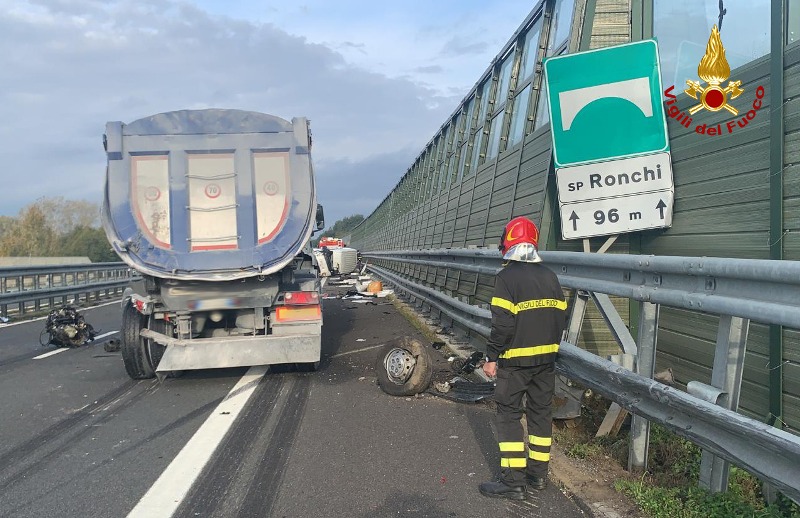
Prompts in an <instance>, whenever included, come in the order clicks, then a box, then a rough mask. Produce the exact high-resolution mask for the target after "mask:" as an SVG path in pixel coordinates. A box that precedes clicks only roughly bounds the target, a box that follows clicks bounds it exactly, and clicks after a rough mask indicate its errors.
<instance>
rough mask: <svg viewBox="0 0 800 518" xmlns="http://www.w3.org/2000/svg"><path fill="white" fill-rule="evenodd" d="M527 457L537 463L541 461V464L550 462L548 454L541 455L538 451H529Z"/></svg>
mask: <svg viewBox="0 0 800 518" xmlns="http://www.w3.org/2000/svg"><path fill="white" fill-rule="evenodd" d="M528 456H529V457H530V458H531V459H532V460H538V461H541V462H548V461H549V460H550V454H549V453H542V452H540V451H533V450H530V451H529V452H528Z"/></svg>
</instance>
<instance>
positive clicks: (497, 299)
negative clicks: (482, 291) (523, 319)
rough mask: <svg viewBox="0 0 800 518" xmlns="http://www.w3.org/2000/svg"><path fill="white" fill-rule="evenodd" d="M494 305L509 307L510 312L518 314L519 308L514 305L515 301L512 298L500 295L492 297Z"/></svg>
mask: <svg viewBox="0 0 800 518" xmlns="http://www.w3.org/2000/svg"><path fill="white" fill-rule="evenodd" d="M492 306H497V307H498V308H503V309H507V310H509V311H510V312H512V313H514V314H515V315H516V314H517V308H516V307H515V306H514V303H513V302H511V301H510V300H506V299H501V298H500V297H492Z"/></svg>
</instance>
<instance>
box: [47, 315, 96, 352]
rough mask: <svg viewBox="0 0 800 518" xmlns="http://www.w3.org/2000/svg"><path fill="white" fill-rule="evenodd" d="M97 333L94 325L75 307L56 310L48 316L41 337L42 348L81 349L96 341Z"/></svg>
mask: <svg viewBox="0 0 800 518" xmlns="http://www.w3.org/2000/svg"><path fill="white" fill-rule="evenodd" d="M95 335H96V333H95V331H94V328H93V327H92V325H91V324H90V323H88V322H86V319H84V317H83V315H81V314H80V312H79V311H78V309H77V308H76V307H74V306H70V305H66V306H61V307H59V308H54V309H53V310H51V311H50V313H49V314H48V315H47V320H45V322H44V329H43V330H42V332H41V334H40V335H39V343H40V344H42V346H43V347H44V346H48V345H56V346H59V347H80V346H81V345H83V344H86V343H89V342H91V341H93V340H94V337H95Z"/></svg>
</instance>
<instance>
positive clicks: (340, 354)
mask: <svg viewBox="0 0 800 518" xmlns="http://www.w3.org/2000/svg"><path fill="white" fill-rule="evenodd" d="M384 345H386V344H380V345H373V346H371V347H364V348H362V349H356V350H355V351H347V352H345V353H339V354H334V355H333V356H331V359H333V358H338V357H339V356H347V355H349V354H358V353H363V352H364V351H371V350H372V349H377V348H378V347H383V346H384Z"/></svg>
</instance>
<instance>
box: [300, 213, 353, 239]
mask: <svg viewBox="0 0 800 518" xmlns="http://www.w3.org/2000/svg"><path fill="white" fill-rule="evenodd" d="M362 221H364V216H362V215H361V214H354V215H352V216H347V217H346V218H342V219H340V220H339V221H337V222H336V223H334V224H333V226H332V227H329V228H327V229H326V230H324V231H323V232H322V233H321V234H318V235H317V237H315V238H314V239H312V240H311V244H312V245H313V246H317V245H318V244H319V240H320V239H321V238H323V237H339V238H344V237H345V236H346V235H347V234H349V233H350V232H351V231H352V230H353V229H354V228H356V227H357V226H358V224H359V223H361V222H362ZM345 244H346V245H350V243H345Z"/></svg>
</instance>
